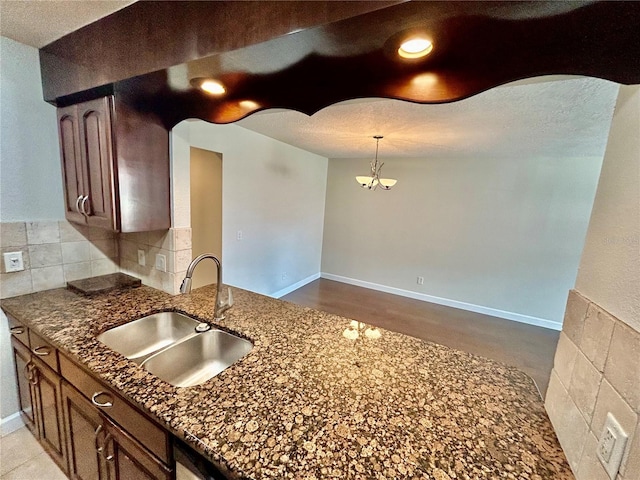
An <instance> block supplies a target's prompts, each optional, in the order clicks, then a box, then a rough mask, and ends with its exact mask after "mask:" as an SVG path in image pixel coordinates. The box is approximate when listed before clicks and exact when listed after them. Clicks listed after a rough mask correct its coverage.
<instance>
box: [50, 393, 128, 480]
mask: <svg viewBox="0 0 640 480" xmlns="http://www.w3.org/2000/svg"><path fill="white" fill-rule="evenodd" d="M62 409H63V412H64V418H65V431H66V437H67V451H68V457H69V473H68V475H69V478H71V479H74V480H75V479H77V480H96V479H107V478H108V477H107V471H106V468H105V465H104V462H103V458H102V456H101V453H102V451H103V450H101V451H98V449H99V448H103V449H104V445H103V444H104V441H105V436H106V433H105V432H104V427H103V425H102V417H101V416H100V414H99V413H98V411H97V410H96V408H95V407H94V406H93V405H91V403H90V402H89V401H88V400H87V399H85V398H84V397H83V396H82V395H81V394H80V393H78V391H77V390H76V389H75V388H73V387H72V386H70V385H69V384H68V383H67V382H64V381H63V382H62ZM98 443H100V445H98ZM132 478H135V477H132Z"/></svg>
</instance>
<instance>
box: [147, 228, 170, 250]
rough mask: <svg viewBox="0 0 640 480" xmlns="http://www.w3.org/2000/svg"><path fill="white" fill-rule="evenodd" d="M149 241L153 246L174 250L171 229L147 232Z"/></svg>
mask: <svg viewBox="0 0 640 480" xmlns="http://www.w3.org/2000/svg"><path fill="white" fill-rule="evenodd" d="M147 243H148V245H150V246H152V247H158V248H163V249H165V250H172V248H171V247H172V246H173V242H172V241H171V230H156V231H153V232H147Z"/></svg>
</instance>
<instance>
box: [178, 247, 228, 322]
mask: <svg viewBox="0 0 640 480" xmlns="http://www.w3.org/2000/svg"><path fill="white" fill-rule="evenodd" d="M205 258H209V259H211V260H213V261H214V262H215V264H216V269H217V273H218V275H217V283H216V306H215V311H214V312H213V319H214V320H224V312H226V311H227V310H229V309H230V308H231V306H232V305H233V295H232V294H231V289H229V294H228V296H227V300H226V301H223V300H222V295H221V294H220V293H221V292H222V264H221V263H220V260H218V259H217V258H216V257H215V256H214V255H213V254H211V253H203V254H202V255H198V256H197V257H196V258H194V259H193V260H192V261H191V263H190V264H189V267H188V268H187V274H186V276H185V277H184V280H182V285H180V293H190V292H191V278H192V277H193V271H194V270H195V269H196V266H197V265H198V264H199V263H200V262H201V261H202V260H204V259H205Z"/></svg>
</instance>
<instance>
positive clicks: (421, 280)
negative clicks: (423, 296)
mask: <svg viewBox="0 0 640 480" xmlns="http://www.w3.org/2000/svg"><path fill="white" fill-rule="evenodd" d="M416 283H417V284H418V285H424V277H418V278H417V279H416Z"/></svg>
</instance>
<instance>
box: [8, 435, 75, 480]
mask: <svg viewBox="0 0 640 480" xmlns="http://www.w3.org/2000/svg"><path fill="white" fill-rule="evenodd" d="M66 478H67V476H66V475H65V474H64V473H63V472H62V470H60V469H59V468H58V466H57V465H56V464H55V463H54V461H53V460H51V458H49V455H47V453H46V452H45V451H44V449H43V448H42V447H41V446H40V444H39V443H38V442H37V440H36V439H35V438H34V437H33V435H31V432H29V430H27V428H26V427H22V428H20V429H18V430H16V431H15V432H12V433H10V434H9V435H6V436H4V437H2V438H0V480H66Z"/></svg>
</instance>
